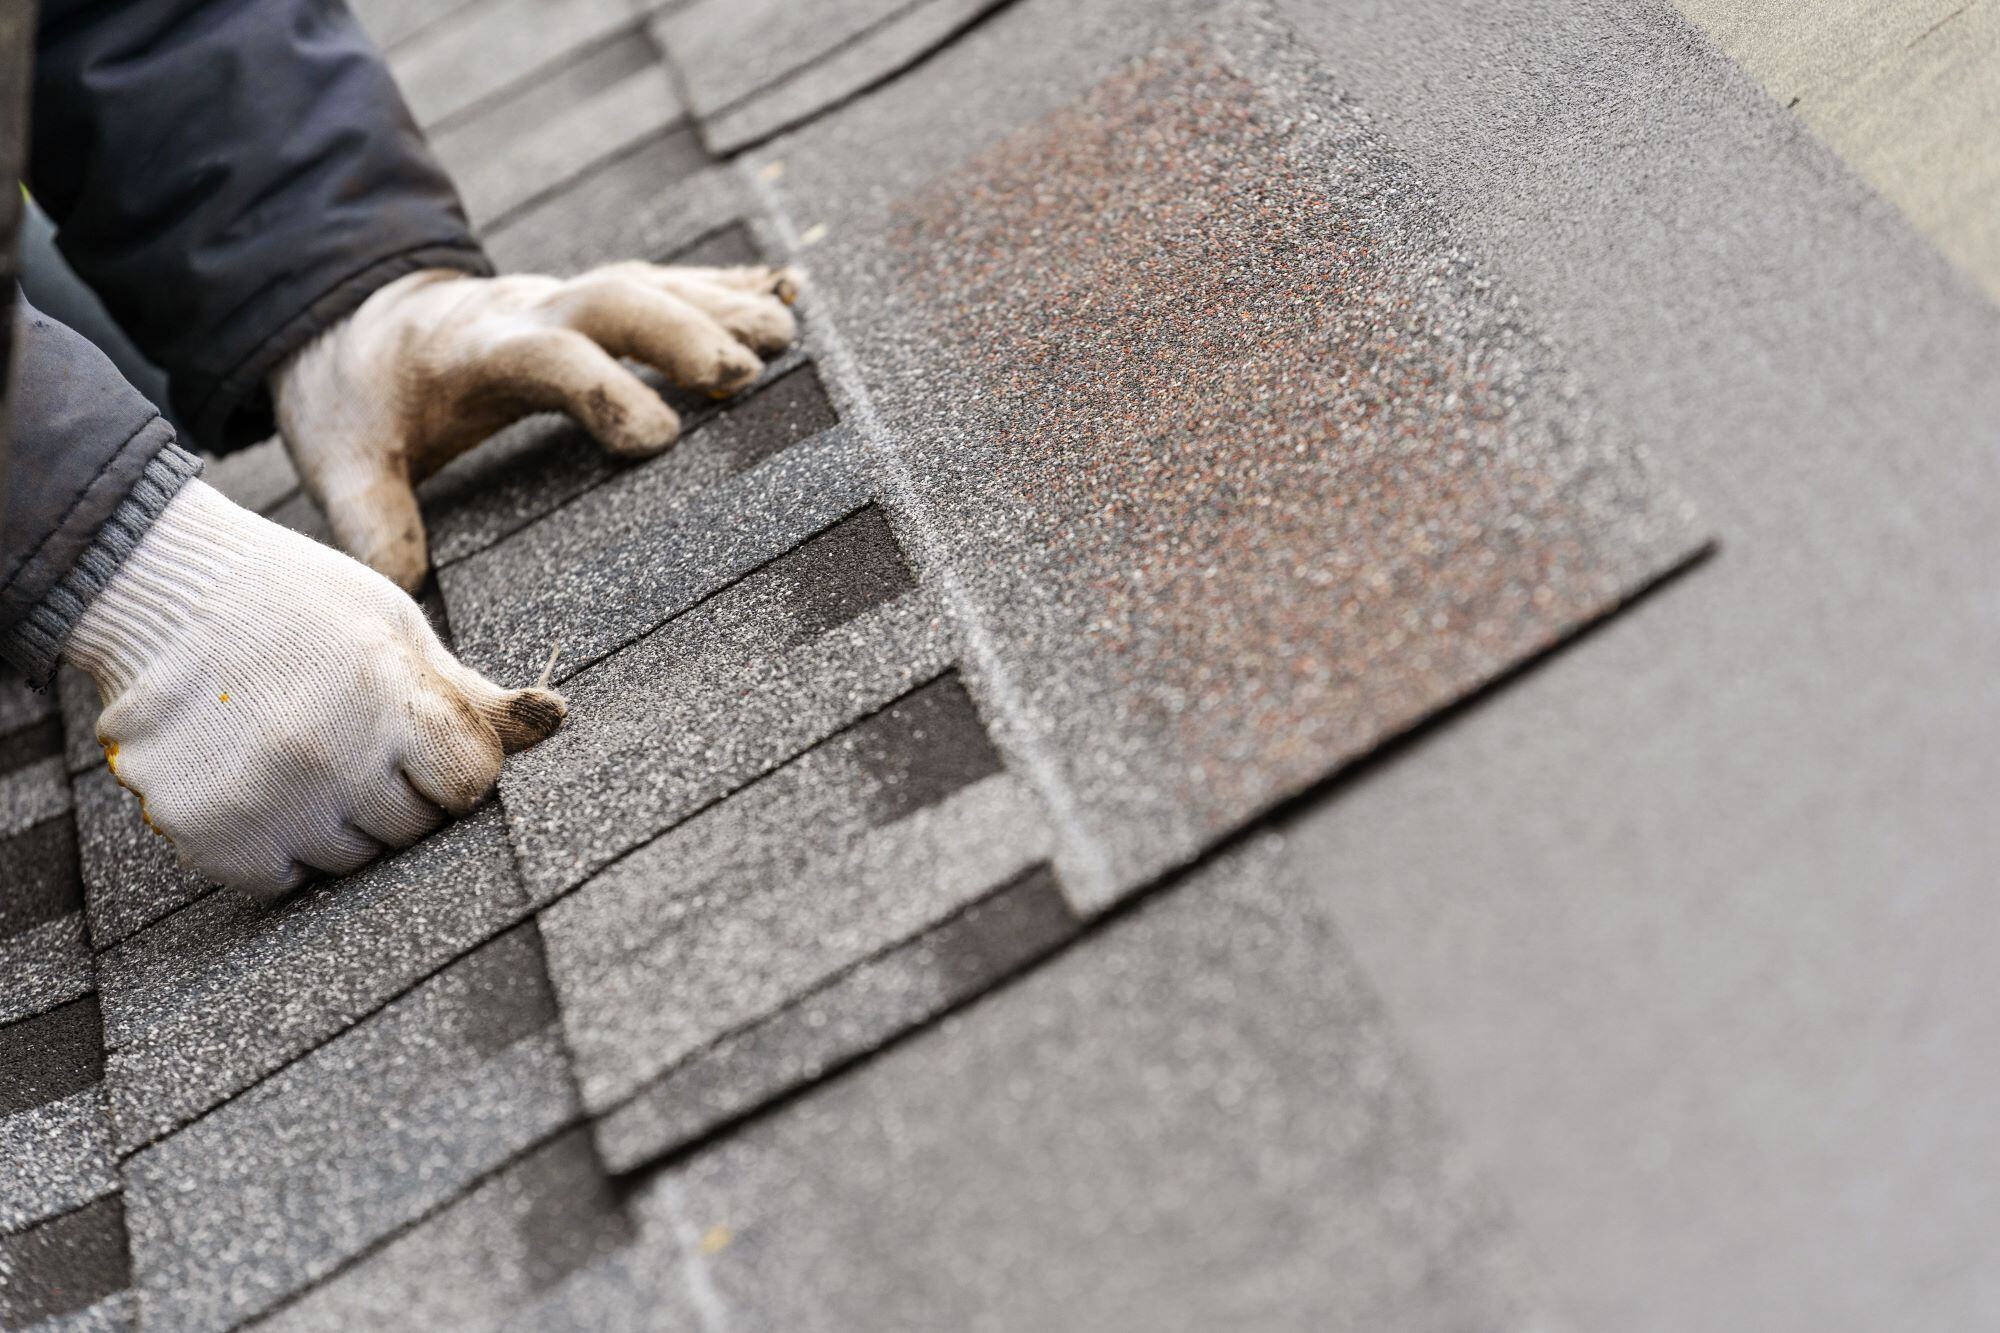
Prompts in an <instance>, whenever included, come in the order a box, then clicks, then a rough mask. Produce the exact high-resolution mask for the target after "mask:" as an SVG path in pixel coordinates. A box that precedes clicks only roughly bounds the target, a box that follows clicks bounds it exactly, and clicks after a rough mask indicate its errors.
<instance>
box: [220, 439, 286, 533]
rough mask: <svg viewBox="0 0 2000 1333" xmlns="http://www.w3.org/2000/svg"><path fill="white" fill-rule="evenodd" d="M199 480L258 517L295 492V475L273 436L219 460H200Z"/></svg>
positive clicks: (281, 447) (282, 442)
mask: <svg viewBox="0 0 2000 1333" xmlns="http://www.w3.org/2000/svg"><path fill="white" fill-rule="evenodd" d="M201 479H202V480H203V481H205V482H207V483H208V484H209V485H211V486H213V487H215V489H216V490H218V491H221V492H222V493H223V494H224V495H226V496H228V497H229V498H230V499H231V500H234V501H235V502H236V503H237V504H240V505H242V506H243V507H244V508H245V509H249V510H253V511H255V512H256V513H259V514H265V513H269V512H270V511H271V510H272V509H274V508H276V507H277V506H278V505H279V504H280V503H281V502H283V501H285V500H288V499H290V498H291V497H292V494H293V493H294V492H296V491H297V490H298V489H299V474H298V473H297V472H296V471H294V470H293V468H292V459H291V456H290V455H289V454H287V453H286V452H285V444H284V441H283V440H280V439H279V438H278V437H277V436H275V435H273V436H272V437H271V438H270V439H268V440H265V441H264V442H263V443H261V444H253V445H251V446H250V447H249V448H247V449H238V450H236V451H235V452H233V453H228V454H224V455H222V456H221V457H220V458H208V459H205V460H204V466H203V467H202V470H201Z"/></svg>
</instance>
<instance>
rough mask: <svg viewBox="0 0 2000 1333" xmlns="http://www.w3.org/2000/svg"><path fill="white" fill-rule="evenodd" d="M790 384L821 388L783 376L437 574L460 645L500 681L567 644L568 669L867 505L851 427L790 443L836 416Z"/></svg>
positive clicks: (564, 673) (528, 672)
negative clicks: (655, 454)
mask: <svg viewBox="0 0 2000 1333" xmlns="http://www.w3.org/2000/svg"><path fill="white" fill-rule="evenodd" d="M793 385H802V386H804V387H805V389H806V390H808V391H812V392H816V390H817V384H816V381H815V380H814V379H813V378H812V377H811V373H810V371H803V372H800V373H798V374H794V375H791V376H787V377H786V378H785V380H783V381H781V382H780V383H779V384H777V385H774V386H772V387H771V388H770V389H768V390H766V391H764V392H762V393H759V394H757V395H755V396H754V397H753V398H751V399H750V401H749V402H747V403H745V404H744V405H743V406H742V407H740V408H738V409H737V410H736V411H734V412H731V413H728V414H726V415H725V416H723V417H722V418H720V419H719V420H717V421H715V422H712V423H710V424H709V425H707V426H705V427H704V428H702V429H701V430H698V431H696V432H695V433H694V434H693V435H692V436H690V437H688V438H687V439H685V440H683V441H682V442H681V443H680V444H679V445H677V446H675V447H674V449H672V450H671V451H670V452H668V453H666V454H664V455H662V456H661V457H659V458H656V459H654V460H652V461H651V462H649V463H647V464H645V465H644V466H642V467H638V468H634V469H632V470H630V471H628V472H625V473H623V474H621V475H620V476H618V477H617V478H616V479H614V480H612V481H610V482H607V483H606V484H605V485H602V486H599V487H598V488H597V489H596V490H594V491H591V492H590V493H589V494H587V495H585V496H583V497H582V498H581V499H579V500H577V501H576V503H575V504H573V505H570V506H568V507H566V508H564V509H562V510H559V511H558V512H557V513H555V514H554V515H552V516H550V517H549V518H548V519H547V520H546V521H544V522H541V523H537V524H534V525H533V526H531V527H529V528H527V529H525V530H523V531H522V532H520V533H517V534H516V535H514V536H513V537H511V538H509V539H508V540H506V541H504V542H502V543H500V544H499V545H498V546H495V547H493V548H491V549H489V550H487V551H484V552H482V553H480V554H479V555H476V556H473V557H472V558H470V559H468V560H465V561H463V562H461V563H459V564H455V565H450V566H447V567H445V568H444V569H443V570H441V571H440V572H439V575H438V582H439V586H440V588H441V589H442V590H443V592H444V596H445V601H446V603H447V604H448V605H449V606H450V607H451V622H452V629H453V632H454V634H455V636H456V640H457V648H458V652H459V655H460V656H461V657H463V658H464V659H465V661H466V662H467V663H469V664H470V665H472V666H474V667H477V668H478V669H479V670H481V671H484V672H486V673H487V674H488V675H490V676H493V677H494V678H495V679H498V680H515V679H532V678H533V676H534V673H535V672H536V671H538V670H539V669H540V668H541V666H542V665H543V663H544V662H545V660H546V659H547V657H548V651H549V649H548V645H549V644H550V643H560V644H561V645H562V650H563V660H561V661H559V662H558V663H557V667H556V670H557V673H558V675H557V679H559V680H561V679H566V678H568V677H569V676H571V675H574V674H575V673H576V672H577V671H579V670H581V669H583V668H584V667H586V666H588V665H590V664H591V663H593V662H595V661H597V660H598V659H599V658H601V657H603V656H604V655H605V654H606V653H608V652H611V651H612V650H614V649H616V648H618V647H620V646H622V645H624V644H626V643H630V642H631V641H632V640H634V639H636V638H638V637H640V636H641V635H643V634H645V633H647V632H648V631H650V630H652V629H654V628H655V627H657V626H658V625H660V624H661V623H663V622H665V621H666V620H668V619H670V618H672V617H673V616H675V615H677V614H679V613H680V612H682V611H684V610H686V609H687V608H688V607H690V606H692V605H694V604H695V603H696V602H698V601H700V600H702V598H704V597H706V596H709V595H710V594H712V593H714V592H715V591H716V590H717V589H719V588H721V587H723V586H725V585H726V584H729V583H732V582H734V581H735V580H737V579H739V578H741V577H742V576H743V575H745V574H747V573H748V572H749V571H751V570H752V569H755V568H756V567H757V566H758V565H761V564H763V563H764V562H765V561H767V560H769V559H770V558H771V556H772V554H773V553H775V552H778V551H783V550H784V549H785V548H786V547H788V546H791V545H793V544H795V543H797V542H798V541H800V540H802V539H804V538H805V537H806V536H807V535H809V534H811V533H813V532H815V531H817V530H819V529H820V528H823V527H825V526H826V525H828V524H829V523H832V522H833V521H834V520H836V519H838V518H840V517H841V516H842V515H844V514H846V513H849V512H851V511H852V510H853V509H855V508H856V507H857V506H859V505H860V504H862V503H863V502H864V501H866V500H867V498H868V484H867V471H866V467H865V465H864V462H863V457H862V454H861V451H860V450H859V449H858V448H857V447H856V445H855V442H854V439H853V437H852V435H851V434H850V433H849V432H846V431H839V430H835V431H825V432H822V433H821V434H819V435H817V436H815V437H814V438H813V439H811V440H809V441H807V442H804V443H800V444H795V445H792V446H791V447H790V448H789V449H787V448H786V447H785V446H786V445H788V444H790V443H791V441H792V440H793V439H795V438H797V437H798V435H800V434H803V433H805V432H807V431H811V430H814V429H816V428H817V427H819V426H821V425H824V424H827V423H829V422H830V421H831V419H832V413H831V411H830V410H826V411H823V412H822V411H813V410H807V409H805V408H804V406H803V405H802V404H801V402H800V399H801V398H802V397H803V396H804V395H803V394H801V393H799V392H795V391H794V390H793V389H792V388H791V387H790V386H793ZM819 401H820V402H821V403H822V404H823V403H824V401H825V400H824V398H821V399H819ZM781 450H782V451H783V452H780V451H781ZM772 455H776V456H775V457H772ZM767 460H768V461H767ZM746 474H747V475H746Z"/></svg>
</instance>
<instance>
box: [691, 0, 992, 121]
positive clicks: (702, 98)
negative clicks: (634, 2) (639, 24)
mask: <svg viewBox="0 0 2000 1333" xmlns="http://www.w3.org/2000/svg"><path fill="white" fill-rule="evenodd" d="M999 3H1000V0H917V2H916V3H911V0H822V3H819V4H815V5H813V6H811V7H810V8H805V9H801V8H799V7H796V6H791V5H785V4H781V3H774V2H773V0H762V2H761V3H760V2H757V0H751V2H750V3H744V0H694V3H692V4H684V5H678V6H674V7H672V8H670V9H668V10H667V11H665V12H664V13H663V14H662V15H661V16H660V17H658V18H656V19H654V20H653V25H652V26H653V32H654V33H655V34H656V35H657V36H658V38H659V41H660V44H661V45H662V46H663V47H664V48H666V50H667V52H668V53H669V55H670V56H671V57H672V58H673V59H674V61H675V62H676V64H677V66H678V67H679V69H680V71H681V74H682V77H683V78H684V79H686V81H687V86H688V96H689V100H690V102H691V104H692V109H693V110H694V112H695V113H696V114H697V115H698V116H699V117H700V118H701V124H702V134H703V137H704V138H705V139H706V141H707V143H708V145H709V147H710V148H711V149H712V150H714V151H715V152H718V153H731V152H735V151H736V150H738V149H740V148H742V147H743V146H745V145H746V144H749V143H752V142H755V141H756V140H758V139H762V138H764V137H766V136H768V135H770V134H772V133H774V132H776V131H777V130H779V129H782V128H784V127H786V126H788V125H792V124H795V123H797V122H798V121H801V120H804V119H806V118H808V117H810V116H812V115H814V114H816V113H817V112H820V111H823V110H825V109H826V108H828V107H830V106H832V105H834V104H835V103H837V102H839V101H840V100H841V99H842V98H845V97H848V96H850V95H852V94H854V93H856V92H859V91H861V90H862V89H864V88H866V87H868V86H869V85H871V84H873V83H876V82H879V81H880V80H882V79H884V78H887V77H888V76H890V75H892V74H894V73H895V72H896V71H897V70H899V69H901V68H902V67H903V66H905V65H907V64H909V63H910V62H911V61H913V60H916V59H918V58H919V57H921V56H922V55H923V54H924V53H926V52H927V51H930V50H931V49H932V48H934V47H935V46H937V45H938V44H939V43H940V42H943V41H945V40H947V39H948V38H950V37H951V36H952V34H953V33H955V32H957V31H958V29H960V28H961V27H963V26H964V25H965V24H967V23H970V22H972V21H973V20H974V19H976V18H978V17H979V16H980V15H981V14H983V13H985V12H986V11H988V10H991V9H994V8H996V7H998V4H999Z"/></svg>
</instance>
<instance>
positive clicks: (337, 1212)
mask: <svg viewBox="0 0 2000 1333" xmlns="http://www.w3.org/2000/svg"><path fill="white" fill-rule="evenodd" d="M576 1113H577V1108H576V1100H575V1093H574V1091H573V1090H572V1087H571V1084H570V1080H569V1073H568V1069H567V1062H566V1059H565V1056H564V1054H563V1051H562V1043H561V1038H560V1035H559V1034H558V1033H557V1031H556V1030H555V1009H554V1006H553V1002H552V1000H551V997H550V995H549V992H548V984H547V979H546V976H545V975H544V971H543V963H542V958H541V950H540V948H539V947H538V941H537V939H536V937H535V935H534V933H533V927H532V925H527V926H522V927H519V928H517V929H515V930H514V931H511V932H509V933H508V934H506V935H503V936H501V937H500V938H499V939H497V940H495V941H494V942H492V943H491V944H488V945H486V946H485V947H483V948H481V949H480V950H478V951H477V952H475V953H473V954H471V955H469V956H468V957H466V958H465V959H463V960H461V961H460V962H458V963H456V964H454V965H453V966H452V967H450V968H449V969H447V970H446V971H444V972H442V973H440V974H438V975H437V976H435V977H433V978H431V979H430V980H428V981H426V982H424V983H423V984H422V985H420V986H418V987H417V988H416V989H415V990H413V991H411V992H410V993H409V994H408V995H406V996H403V997H402V998H401V999H398V1000H397V1001H396V1002H395V1003H393V1004H391V1005H390V1006H389V1007H388V1008H387V1009H384V1010H383V1011H382V1012H380V1013H378V1014H376V1015H374V1016H373V1017H371V1018H369V1019H368V1020H366V1021H365V1022H363V1023H361V1024H359V1025H358V1026H356V1027H354V1028H352V1029H350V1030H349V1031H347V1032H345V1033H343V1034H342V1035H341V1036H339V1037H337V1038H335V1039H334V1040H333V1041H330V1042H328V1043H327V1044H326V1045H324V1046H321V1047H320V1048H319V1049H317V1050H315V1051H313V1052H312V1053H311V1054H310V1055H307V1056H306V1057H305V1058H303V1059H302V1060H299V1061H298V1062H297V1063H295V1064H293V1065H291V1066H289V1067H287V1068H286V1069H284V1070H282V1071H280V1072H279V1073H278V1074H276V1075H274V1076H273V1077H271V1078H270V1079H268V1080H266V1081H265V1082H263V1083H261V1084H259V1085H258V1086H257V1087H255V1088H253V1089H252V1090H250V1091H249V1092H246V1093H244V1094H243V1095H242V1096H240V1097H237V1098H236V1099H235V1100H233V1101H231V1102H229V1103H228V1104H227V1105H225V1106H222V1107H220V1108H218V1109H217V1110H216V1111H215V1112H214V1113H212V1114H211V1115H208V1116H206V1117H205V1118H203V1119H202V1120H200V1121H198V1122H196V1123H195V1124H193V1125H190V1126H188V1127H187V1128H185V1129H182V1130H181V1131H180V1132H178V1133H176V1134H174V1135H173V1136H172V1137H170V1138H168V1139H166V1140H164V1141H162V1142H160V1143H158V1144H155V1145H154V1146H152V1147H150V1148H147V1149H145V1150H144V1151H142V1152H140V1153H138V1154H137V1155H136V1156H134V1157H132V1158H131V1159H130V1160H128V1161H127V1163H126V1165H125V1188H126V1193H125V1199H126V1205H127V1209H128V1214H129V1220H130V1226H131V1233H132V1264H133V1272H134V1278H135V1285H137V1286H138V1287H139V1288H140V1289H141V1291H142V1292H143V1299H144V1303H145V1306H146V1310H147V1315H148V1318H149V1319H151V1320H155V1321H158V1322H160V1323H162V1324H164V1325H165V1326H169V1327H173V1328H176V1329H186V1330H191V1331H194V1330H214V1329H224V1328H229V1327H233V1326H234V1325H236V1324H238V1323H240V1322H242V1321H244V1320H246V1319H249V1318H251V1317H253V1316H255V1315H256V1314H257V1313H259V1312H260V1311H262V1310H265V1309H268V1308H270V1307H271V1306H272V1305H274V1304H276V1303H277V1302H279V1301H282V1300H284V1299H285V1298H287V1297H289V1296H291V1295H293V1294H294V1293H296V1292H298V1291H300V1290H302V1289H303V1288H305V1287H306V1286H308V1285H310V1284H312V1283H313V1282H314V1281H316V1280H318V1279H320V1278H322V1277H324V1276H325V1275H327V1274H328V1273H330V1272H332V1271H334V1270H335V1269H336V1268H337V1267H339V1266H340V1265H341V1264H343V1263H344V1262H346V1261H348V1260H350V1259H352V1258H354V1257H355V1256H357V1255H360V1254H361V1253H363V1252H364V1251H366V1250H367V1249H369V1248H370V1247H371V1246H373V1245H375V1244H377V1243H378V1242H380V1241H382V1240H383V1239H384V1238H386V1237H388V1236H389V1235H391V1234H392V1233H393V1232H395V1231H396V1230H398V1229H399V1228H401V1227H404V1226H407V1225H409V1224H410V1223H412V1222H414V1221H416V1220H417V1219H419V1218H420V1217H422V1216H424V1215H425V1214H426V1213H428V1212H430V1211H431V1210H434V1209H436V1208H438V1207H440V1206H441V1205H443V1204H445V1203H447V1202H449V1201H450V1200H451V1199H453V1198H454V1197H456V1196H457V1195H458V1194H459V1193H460V1192H461V1191H463V1190H464V1189H465V1188H466V1187H468V1186H469V1185H471V1184H472V1183H473V1182H474V1181H476V1180H478V1179H479V1178H481V1177H482V1176H483V1175H485V1174H486V1173H488V1172H491V1171H493V1170H494V1169H496V1168H498V1167H500V1166H502V1165H504V1164H505V1163H506V1162H507V1161H508V1160H509V1159H510V1158H512V1157H514V1156H515V1155H517V1154H519V1153H521V1152H523V1151H524V1150H526V1149H527V1148H529V1147H531V1146H532V1145H534V1144H535V1143H537V1142H539V1141H540V1140H541V1139H543V1138H545V1137H546V1136H547V1135H549V1134H550V1133H552V1132H553V1131H554V1130H555V1129H557V1128H558V1127H560V1126H561V1125H563V1124H564V1123H566V1122H568V1121H569V1120H571V1119H572V1118H573V1117H574V1116H575V1115H576Z"/></svg>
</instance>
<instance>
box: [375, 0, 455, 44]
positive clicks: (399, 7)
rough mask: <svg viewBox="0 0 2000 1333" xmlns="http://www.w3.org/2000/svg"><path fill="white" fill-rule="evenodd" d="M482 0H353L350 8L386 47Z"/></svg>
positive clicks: (376, 40) (376, 39) (398, 42)
mask: <svg viewBox="0 0 2000 1333" xmlns="http://www.w3.org/2000/svg"><path fill="white" fill-rule="evenodd" d="M478 3H479V0H352V3H351V4H350V5H349V6H348V8H350V9H352V10H353V11H354V16H355V17H356V18H358V19H360V20H361V26H362V27H363V28H365V29H366V30H367V32H368V35H369V36H370V37H372V38H374V39H375V45H377V46H379V47H381V48H382V49H383V50H384V51H387V50H390V49H391V48H393V47H396V46H399V45H401V44H402V43H403V42H406V41H408V40H409V39H410V38H411V37H412V36H414V35H415V34H417V33H419V32H422V31H423V30H424V29H425V28H428V27H430V26H431V25H432V24H435V23H439V22H441V21H443V20H444V19H446V18H448V17H449V16H451V15H452V14H454V13H456V12H457V11H458V10H461V9H465V8H468V7H470V6H472V5H475V4H478Z"/></svg>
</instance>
